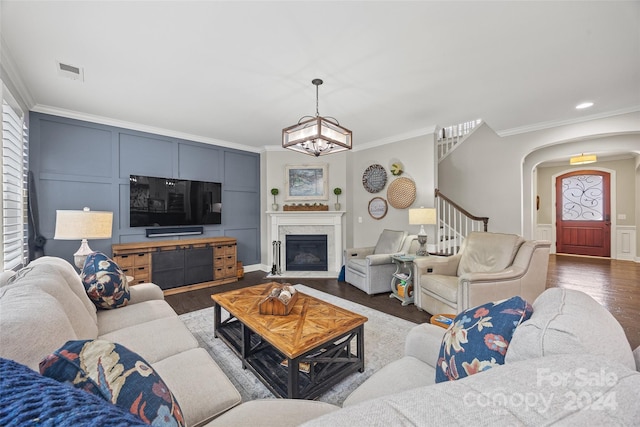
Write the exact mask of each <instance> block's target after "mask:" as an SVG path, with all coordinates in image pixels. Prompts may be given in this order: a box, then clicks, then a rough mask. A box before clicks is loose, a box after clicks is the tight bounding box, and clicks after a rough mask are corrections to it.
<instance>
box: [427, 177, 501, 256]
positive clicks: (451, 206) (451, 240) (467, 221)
mask: <svg viewBox="0 0 640 427" xmlns="http://www.w3.org/2000/svg"><path fill="white" fill-rule="evenodd" d="M436 212H437V218H438V231H437V234H438V235H437V237H436V252H437V254H438V255H447V256H448V255H455V254H457V253H458V250H459V249H460V246H461V245H462V241H463V240H464V239H465V237H467V235H469V233H471V232H472V231H487V225H488V223H489V218H487V217H478V216H475V215H471V214H470V213H469V212H467V211H465V210H464V209H462V208H461V207H459V206H458V205H457V204H455V203H454V202H452V201H451V200H450V199H449V198H447V197H446V196H445V195H443V194H442V193H440V191H438V189H436Z"/></svg>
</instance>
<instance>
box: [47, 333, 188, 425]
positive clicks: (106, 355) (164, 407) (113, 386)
mask: <svg viewBox="0 0 640 427" xmlns="http://www.w3.org/2000/svg"><path fill="white" fill-rule="evenodd" d="M40 373H42V374H43V375H45V376H47V377H51V378H54V379H56V380H58V381H61V382H68V383H70V384H72V385H73V386H74V387H76V388H79V389H82V390H84V391H87V392H89V393H92V394H95V395H97V396H100V397H102V398H103V399H105V400H107V401H109V402H111V403H113V404H115V405H118V406H120V407H121V408H123V409H125V410H127V411H129V412H131V413H132V414H134V415H136V416H138V417H139V418H140V419H141V420H142V421H144V422H145V423H147V424H154V425H167V426H169V425H173V426H184V417H183V416H182V410H181V409H180V406H179V405H178V402H177V401H176V399H175V397H174V396H173V394H172V393H171V391H170V390H169V388H168V387H167V385H166V384H165V383H164V381H162V378H160V375H158V374H157V373H156V372H155V371H154V370H153V368H152V367H151V365H149V364H148V363H147V362H146V361H145V360H144V359H143V358H142V357H140V356H139V355H138V354H136V353H134V352H133V351H131V350H128V349H127V348H126V347H124V346H122V345H120V344H115V343H112V342H109V341H105V340H78V341H68V342H67V343H66V344H65V345H64V346H62V347H61V348H59V349H58V350H56V351H55V352H53V353H52V354H50V355H49V356H47V357H46V358H45V359H43V360H42V362H40Z"/></svg>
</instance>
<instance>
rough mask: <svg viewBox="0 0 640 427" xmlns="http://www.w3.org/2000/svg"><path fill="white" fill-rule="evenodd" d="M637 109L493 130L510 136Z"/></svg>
mask: <svg viewBox="0 0 640 427" xmlns="http://www.w3.org/2000/svg"><path fill="white" fill-rule="evenodd" d="M639 111H640V105H635V106H633V107H629V108H623V109H620V110H615V111H608V112H605V113H599V114H592V115H590V116H584V117H579V118H576V119H571V120H558V121H550V122H542V123H536V124H532V125H527V126H522V127H518V128H511V129H504V130H501V131H495V132H496V134H498V136H501V137H504V136H511V135H518V134H521V133H528V132H535V131H539V130H544V129H551V128H555V127H559V126H566V125H573V124H578V123H584V122H589V121H591V120H598V119H606V118H608V117H613V116H619V115H622V114H628V113H637V112H639Z"/></svg>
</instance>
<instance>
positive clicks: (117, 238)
mask: <svg viewBox="0 0 640 427" xmlns="http://www.w3.org/2000/svg"><path fill="white" fill-rule="evenodd" d="M29 128H30V131H29V132H30V135H29V144H30V146H29V150H30V154H29V156H30V160H29V168H30V170H31V171H32V172H33V175H34V178H35V184H36V192H37V200H38V211H39V227H40V233H41V234H42V235H43V236H44V237H45V238H46V239H47V243H46V244H45V247H44V252H45V255H51V256H57V257H61V258H64V259H66V260H68V261H70V262H72V261H73V253H74V252H75V251H76V250H77V249H78V248H79V247H80V242H79V241H78V242H76V241H65V240H53V235H54V231H55V219H56V210H58V209H74V210H79V209H82V208H83V207H85V206H88V207H90V208H91V210H96V211H99V210H100V211H101V210H104V211H112V212H113V215H114V223H113V237H112V239H111V240H93V241H89V246H91V248H92V249H93V250H96V251H101V252H104V253H107V254H111V244H112V243H128V242H142V241H146V240H149V241H155V240H159V239H162V240H166V239H167V238H165V237H162V238H147V237H146V235H145V230H146V228H145V227H133V228H132V227H129V175H130V174H134V175H149V176H158V177H166V178H181V179H192V180H198V181H213V182H221V183H222V224H220V225H206V226H204V234H203V235H202V236H200V237H215V236H228V237H235V238H236V239H238V260H239V261H242V262H243V264H245V265H252V264H259V263H260V155H259V154H257V153H252V152H248V151H241V150H236V149H231V148H225V147H220V146H215V145H210V144H204V143H199V142H194V141H187V140H183V139H178V138H171V137H166V136H162V135H154V134H150V133H145V132H138V131H134V130H129V129H123V128H118V127H113V126H106V125H101V124H97V123H91V122H85V121H80V120H73V119H68V118H63V117H58V116H52V115H47V114H42V113H34V112H32V113H30V124H29ZM194 237H198V236H187V237H184V238H194ZM174 239H180V237H174Z"/></svg>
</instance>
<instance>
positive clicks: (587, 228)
mask: <svg viewBox="0 0 640 427" xmlns="http://www.w3.org/2000/svg"><path fill="white" fill-rule="evenodd" d="M555 186H556V207H555V213H556V251H557V252H558V253H565V254H574V255H591V256H601V257H610V256H611V191H610V174H609V173H608V172H604V171H599V170H579V171H572V172H569V173H566V174H563V175H560V176H558V177H557V178H556V183H555Z"/></svg>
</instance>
